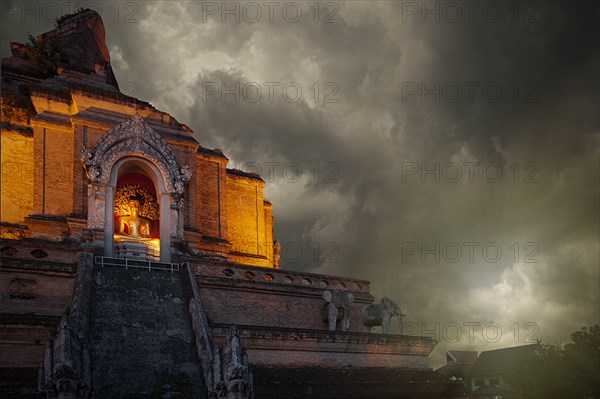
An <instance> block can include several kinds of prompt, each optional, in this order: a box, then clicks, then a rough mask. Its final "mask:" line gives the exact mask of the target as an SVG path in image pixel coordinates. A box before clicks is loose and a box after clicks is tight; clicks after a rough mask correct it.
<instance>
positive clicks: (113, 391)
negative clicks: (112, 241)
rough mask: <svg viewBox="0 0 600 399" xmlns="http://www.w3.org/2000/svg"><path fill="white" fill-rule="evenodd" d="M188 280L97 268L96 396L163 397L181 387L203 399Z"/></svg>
mask: <svg viewBox="0 0 600 399" xmlns="http://www.w3.org/2000/svg"><path fill="white" fill-rule="evenodd" d="M184 276H185V275H184V274H183V273H170V272H168V271H160V270H153V271H148V270H143V269H128V270H126V269H124V268H117V267H105V268H102V267H100V266H99V265H96V266H95V267H94V290H95V295H94V299H93V304H92V316H91V329H90V331H91V333H90V340H91V356H92V378H93V381H94V389H97V392H98V397H102V398H117V399H118V398H123V399H124V398H133V397H143V395H155V396H156V395H158V396H157V397H160V396H161V395H162V393H165V392H162V390H164V387H165V386H168V385H171V386H175V385H177V386H178V387H181V386H183V387H187V389H188V390H189V392H190V393H192V392H193V397H194V398H202V392H203V387H202V377H201V369H200V366H199V364H198V361H197V357H196V347H195V342H194V337H193V333H192V326H191V323H190V320H189V316H188V309H187V307H188V306H187V305H188V299H187V298H189V293H188V292H187V291H186V288H184V284H183V281H182V278H183V277H184ZM178 389H181V388H178ZM140 395H141V396H140ZM184 397H190V396H189V395H188V396H184Z"/></svg>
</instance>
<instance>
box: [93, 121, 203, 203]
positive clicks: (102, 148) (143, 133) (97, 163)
mask: <svg viewBox="0 0 600 399" xmlns="http://www.w3.org/2000/svg"><path fill="white" fill-rule="evenodd" d="M127 156H138V157H141V158H145V159H147V160H149V161H151V162H152V163H153V164H155V165H156V167H157V168H158V169H159V170H160V173H161V174H162V176H163V178H164V181H165V187H166V189H167V190H168V191H169V192H171V193H173V194H179V195H180V194H182V193H183V189H184V187H185V184H186V183H187V181H188V180H189V179H190V178H191V172H190V169H189V167H188V166H187V165H185V166H183V167H182V166H181V165H180V164H179V162H178V161H177V158H175V155H174V154H173V151H172V150H171V148H170V147H169V146H168V145H167V143H165V141H164V140H163V139H162V137H160V135H159V134H158V133H157V132H156V131H155V130H154V129H153V128H152V127H151V126H150V125H149V124H148V123H146V122H145V121H144V119H143V118H142V117H141V116H140V115H139V114H135V115H134V116H132V117H131V118H130V119H129V120H127V121H125V122H123V123H121V124H119V125H116V126H114V127H113V128H111V129H109V130H108V131H107V132H106V133H105V134H104V135H103V136H102V137H100V139H99V140H98V142H96V144H95V145H94V147H93V148H92V149H88V148H83V149H82V151H81V161H82V163H83V165H84V167H85V170H86V173H87V176H88V178H89V180H90V182H91V183H96V184H106V183H107V182H108V181H109V179H110V173H111V170H112V167H113V165H114V164H115V162H117V161H118V160H119V159H121V158H123V157H127Z"/></svg>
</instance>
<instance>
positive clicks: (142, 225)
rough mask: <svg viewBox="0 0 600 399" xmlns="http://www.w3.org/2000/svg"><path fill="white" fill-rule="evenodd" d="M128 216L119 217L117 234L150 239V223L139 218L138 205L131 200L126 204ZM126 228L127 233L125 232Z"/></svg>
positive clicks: (137, 202)
mask: <svg viewBox="0 0 600 399" xmlns="http://www.w3.org/2000/svg"><path fill="white" fill-rule="evenodd" d="M128 205H129V213H130V216H120V217H119V234H124V235H128V236H131V237H136V238H145V237H150V222H149V221H148V220H146V219H145V218H143V217H140V203H139V201H136V200H131V201H129V203H128ZM125 227H127V231H125Z"/></svg>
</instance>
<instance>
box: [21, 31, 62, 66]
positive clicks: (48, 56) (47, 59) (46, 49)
mask: <svg viewBox="0 0 600 399" xmlns="http://www.w3.org/2000/svg"><path fill="white" fill-rule="evenodd" d="M27 59H29V61H31V64H32V65H33V66H34V67H35V68H36V69H37V70H38V71H40V72H41V73H42V74H44V75H53V74H54V73H56V69H57V68H58V66H59V65H60V62H61V55H60V52H59V50H58V47H57V46H56V44H55V43H54V42H53V41H52V40H50V39H45V38H43V37H42V38H39V39H36V38H35V37H34V36H33V35H31V34H29V43H27Z"/></svg>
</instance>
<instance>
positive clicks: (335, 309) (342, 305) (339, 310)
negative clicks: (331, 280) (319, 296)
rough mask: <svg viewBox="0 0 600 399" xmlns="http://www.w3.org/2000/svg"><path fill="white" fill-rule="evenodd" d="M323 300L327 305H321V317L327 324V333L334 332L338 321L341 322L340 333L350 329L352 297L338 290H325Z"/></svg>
mask: <svg viewBox="0 0 600 399" xmlns="http://www.w3.org/2000/svg"><path fill="white" fill-rule="evenodd" d="M323 299H325V301H326V302H327V303H325V304H324V305H323V309H322V311H321V317H322V318H323V321H326V322H327V328H328V329H329V331H335V327H336V324H337V322H338V321H341V327H342V331H348V329H349V328H350V304H351V303H352V302H354V295H352V294H351V293H349V292H345V291H340V290H333V291H330V290H326V291H325V292H323Z"/></svg>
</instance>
